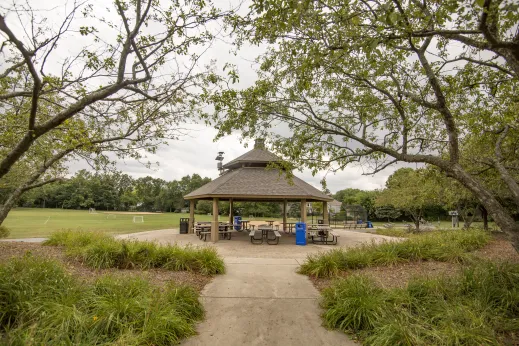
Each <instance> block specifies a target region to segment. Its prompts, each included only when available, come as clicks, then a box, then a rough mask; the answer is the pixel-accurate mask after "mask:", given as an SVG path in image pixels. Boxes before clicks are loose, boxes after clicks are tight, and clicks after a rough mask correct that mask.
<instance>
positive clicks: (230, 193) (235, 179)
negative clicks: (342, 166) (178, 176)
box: [184, 167, 332, 201]
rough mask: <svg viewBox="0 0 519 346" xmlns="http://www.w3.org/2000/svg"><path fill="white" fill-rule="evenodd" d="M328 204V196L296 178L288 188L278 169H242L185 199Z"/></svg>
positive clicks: (211, 183)
mask: <svg viewBox="0 0 519 346" xmlns="http://www.w3.org/2000/svg"><path fill="white" fill-rule="evenodd" d="M214 197H218V198H220V199H226V198H233V199H234V200H236V201H238V200H283V199H287V200H301V199H306V200H308V201H331V200H332V198H330V197H329V196H328V195H326V194H324V193H322V192H321V191H319V190H318V189H316V188H315V187H313V186H312V185H310V184H308V183H305V182H304V181H303V180H301V179H299V178H298V177H295V176H294V177H293V178H292V184H290V183H289V182H288V181H287V179H286V177H285V176H284V175H283V174H281V175H280V172H279V170H277V169H265V167H242V168H237V169H233V170H231V171H229V172H226V173H225V174H223V175H222V176H220V177H218V178H216V179H215V180H213V181H211V182H209V183H207V184H205V185H204V186H202V187H200V188H199V189H197V190H195V191H193V192H191V193H189V194H187V195H186V196H184V198H185V199H212V198H214Z"/></svg>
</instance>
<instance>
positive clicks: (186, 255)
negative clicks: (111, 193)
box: [44, 230, 225, 275]
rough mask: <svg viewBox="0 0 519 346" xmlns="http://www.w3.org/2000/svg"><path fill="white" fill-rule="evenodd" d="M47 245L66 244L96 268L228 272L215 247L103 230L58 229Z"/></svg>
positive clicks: (69, 252) (69, 250) (72, 253)
mask: <svg viewBox="0 0 519 346" xmlns="http://www.w3.org/2000/svg"><path fill="white" fill-rule="evenodd" d="M44 244H45V245H54V246H64V247H65V252H66V254H67V255H68V256H69V257H72V258H74V259H76V260H78V261H81V262H82V263H84V264H85V265H87V266H89V267H92V268H96V269H103V268H119V269H133V268H138V269H150V268H164V269H168V270H174V271H193V272H198V273H201V274H203V275H215V274H221V273H224V272H225V265H224V263H223V259H222V258H221V257H220V256H219V255H218V253H217V252H216V250H215V249H214V248H209V247H193V246H187V247H181V246H178V245H164V246H160V245H157V244H156V243H152V242H146V241H136V240H118V239H115V238H113V237H112V236H110V235H107V234H104V233H100V232H88V231H70V230H65V231H58V232H54V233H53V234H52V235H51V236H50V238H49V239H48V240H47V241H46V242H45V243H44Z"/></svg>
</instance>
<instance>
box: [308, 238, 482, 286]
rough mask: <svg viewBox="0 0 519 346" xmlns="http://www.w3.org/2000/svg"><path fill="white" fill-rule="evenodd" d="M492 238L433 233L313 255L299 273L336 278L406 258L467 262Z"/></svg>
mask: <svg viewBox="0 0 519 346" xmlns="http://www.w3.org/2000/svg"><path fill="white" fill-rule="evenodd" d="M489 240H490V235H489V234H488V232H485V231H481V230H463V231H437V232H430V233H427V234H421V235H417V236H412V237H410V238H408V239H405V240H403V241H388V242H384V243H381V244H375V243H371V244H364V245H362V246H360V247H356V248H352V249H348V250H342V249H338V250H332V251H329V252H325V253H320V254H317V255H311V256H308V258H307V260H306V262H305V263H303V265H302V266H301V269H300V272H301V273H302V274H306V275H312V276H316V277H334V276H337V274H338V273H339V272H340V271H341V270H347V269H360V268H365V267H370V266H377V265H382V266H390V265H395V264H398V263H401V262H406V261H418V260H436V261H443V262H467V261H468V260H469V259H470V258H469V256H468V254H467V253H468V252H470V251H474V250H476V249H479V248H481V247H483V246H484V245H485V244H487V243H488V242H489Z"/></svg>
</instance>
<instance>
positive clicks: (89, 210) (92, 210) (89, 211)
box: [88, 208, 97, 214]
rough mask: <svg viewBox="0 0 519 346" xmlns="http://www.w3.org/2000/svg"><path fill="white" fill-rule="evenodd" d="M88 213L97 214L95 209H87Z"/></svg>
mask: <svg viewBox="0 0 519 346" xmlns="http://www.w3.org/2000/svg"><path fill="white" fill-rule="evenodd" d="M88 213H89V214H97V213H96V208H89V209H88Z"/></svg>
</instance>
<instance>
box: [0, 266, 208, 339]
mask: <svg viewBox="0 0 519 346" xmlns="http://www.w3.org/2000/svg"><path fill="white" fill-rule="evenodd" d="M203 315H204V311H203V308H202V305H201V304H200V302H199V300H198V293H197V292H196V291H194V290H193V289H192V288H191V287H188V286H182V285H175V284H173V283H171V284H170V285H168V286H167V287H166V288H165V289H159V288H157V287H155V286H153V285H150V284H149V283H148V282H147V281H145V280H143V279H140V278H130V279H120V278H113V277H110V276H106V277H102V278H99V279H98V280H97V281H96V282H95V283H93V284H85V283H82V282H79V281H76V280H74V279H73V278H72V277H71V276H69V275H68V274H66V273H65V271H64V269H63V268H62V267H61V265H59V264H58V263H56V262H53V261H49V260H44V259H41V258H32V257H24V258H21V259H14V260H11V261H10V262H8V263H7V264H5V265H2V266H0V335H2V339H1V340H2V343H5V344H32V345H47V344H59V345H61V344H74V345H75V344H81V345H91V344H92V345H93V344H116V345H171V344H177V343H179V342H180V341H181V340H182V339H184V338H186V337H188V336H190V335H193V334H194V333H195V327H194V326H195V323H196V322H197V321H199V320H201V319H202V317H203Z"/></svg>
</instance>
